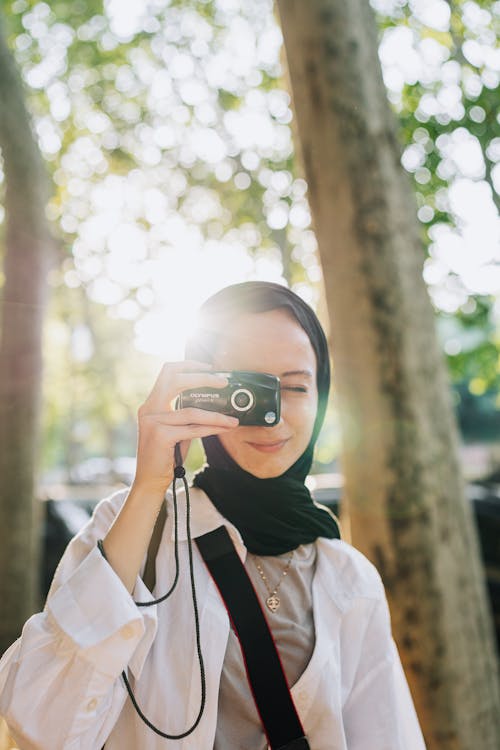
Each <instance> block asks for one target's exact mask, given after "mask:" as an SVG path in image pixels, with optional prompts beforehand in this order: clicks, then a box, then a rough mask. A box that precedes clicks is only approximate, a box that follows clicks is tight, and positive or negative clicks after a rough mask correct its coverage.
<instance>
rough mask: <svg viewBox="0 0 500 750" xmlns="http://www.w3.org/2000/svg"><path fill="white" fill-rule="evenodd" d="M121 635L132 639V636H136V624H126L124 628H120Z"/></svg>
mask: <svg viewBox="0 0 500 750" xmlns="http://www.w3.org/2000/svg"><path fill="white" fill-rule="evenodd" d="M120 635H121V637H122V638H124V639H125V640H126V641H128V640H130V638H133V637H134V626H133V625H124V626H123V628H122V629H121V630H120Z"/></svg>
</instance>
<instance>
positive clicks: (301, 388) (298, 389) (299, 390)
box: [281, 385, 307, 393]
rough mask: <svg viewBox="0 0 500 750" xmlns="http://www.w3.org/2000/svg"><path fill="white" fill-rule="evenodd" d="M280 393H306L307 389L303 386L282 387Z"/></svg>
mask: <svg viewBox="0 0 500 750" xmlns="http://www.w3.org/2000/svg"><path fill="white" fill-rule="evenodd" d="M281 390H282V391H294V392H295V393H307V388H306V387H305V386H303V385H282V386H281Z"/></svg>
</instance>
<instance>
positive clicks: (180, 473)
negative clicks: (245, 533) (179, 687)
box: [97, 445, 206, 740]
mask: <svg viewBox="0 0 500 750" xmlns="http://www.w3.org/2000/svg"><path fill="white" fill-rule="evenodd" d="M175 456H176V460H177V461H179V459H180V460H182V458H181V457H180V450H179V449H178V445H177V446H176V452H175ZM185 474H186V471H185V469H184V467H183V466H180V465H179V464H178V465H177V466H176V467H175V469H174V483H173V487H172V490H173V496H174V524H175V577H174V582H173V584H172V586H171V587H170V589H169V590H168V591H167V593H166V594H164V595H163V596H161V597H160V598H159V599H154V600H153V601H151V602H135V604H136V605H137V606H138V607H151V606H152V605H153V604H158V603H160V602H163V601H165V599H167V598H168V597H169V596H170V595H171V594H172V592H173V590H174V589H175V587H176V585H177V582H178V579H179V555H178V535H177V493H176V483H177V479H182V481H183V483H184V488H185V490H186V536H187V541H188V552H189V575H190V580H191V597H192V600H193V611H194V621H195V631H196V651H197V653H198V663H199V665H200V681H201V702H200V710H199V711H198V716H197V717H196V719H195V721H194V723H193V724H192V726H191V727H190V728H189V729H186V731H185V732H182V733H181V734H167V732H163V731H162V730H161V729H158V727H156V726H155V725H154V724H153V723H152V722H151V721H150V720H149V719H148V718H147V716H146V715H145V714H144V713H143V712H142V710H141V708H140V707H139V704H138V703H137V701H136V698H135V695H134V693H133V691H132V688H131V686H130V682H129V680H128V678H127V674H126V670H123V672H122V679H123V682H124V684H125V687H126V689H127V693H128V694H129V697H130V700H131V701H132V705H133V706H134V708H135V710H136V712H137V714H138V715H139V716H140V718H141V719H142V721H143V722H144V723H145V724H146V725H147V726H148V727H149V728H150V729H151V730H152V731H153V732H155V733H156V734H158V735H160V737H165V739H167V740H181V739H183V738H184V737H187V736H188V735H190V734H191V733H192V732H194V730H195V729H196V727H197V726H198V724H199V723H200V720H201V717H202V715H203V711H204V710H205V703H206V677H205V665H204V662H203V654H202V652H201V638H200V618H199V614H198V602H197V600H196V586H195V582H194V568H193V545H192V541H191V504H190V499H189V487H188V483H187V480H186V476H185ZM97 546H98V548H99V550H100V552H101V554H102V556H103V557H104V559H105V560H107V559H108V558H107V557H106V553H105V551H104V546H103V543H102V539H98V540H97Z"/></svg>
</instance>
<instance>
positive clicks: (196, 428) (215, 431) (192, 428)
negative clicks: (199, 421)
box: [158, 424, 234, 447]
mask: <svg viewBox="0 0 500 750" xmlns="http://www.w3.org/2000/svg"><path fill="white" fill-rule="evenodd" d="M158 427H159V429H160V430H161V431H162V432H163V433H164V434H165V437H166V438H167V439H169V442H170V441H171V444H172V447H173V446H174V445H175V444H176V443H180V442H181V441H182V440H193V439H194V438H202V437H208V436H209V435H221V434H223V433H225V432H229V430H233V429H234V427H221V426H220V425H219V426H216V425H196V424H186V425H179V426H175V427H174V426H173V425H158Z"/></svg>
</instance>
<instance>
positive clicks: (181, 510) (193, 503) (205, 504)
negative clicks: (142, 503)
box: [165, 487, 246, 553]
mask: <svg viewBox="0 0 500 750" xmlns="http://www.w3.org/2000/svg"><path fill="white" fill-rule="evenodd" d="M176 495H177V536H178V539H179V541H186V540H187V532H186V508H187V503H186V492H185V489H184V487H180V488H178V489H177V490H176ZM165 500H166V503H167V521H166V526H167V529H166V532H167V534H168V535H169V537H170V539H172V540H174V539H175V525H174V498H173V492H172V489H169V490H168V491H167V493H166V495H165ZM189 500H190V513H189V519H190V528H191V538H192V539H196V537H198V536H201V535H202V534H207V533H208V532H209V531H213V530H214V529H217V528H219V526H226V527H227V530H228V533H229V536H230V537H231V539H232V541H233V543H234V544H235V545H236V547H237V548H239V550H238V551H239V552H240V553H241V552H242V551H244V550H245V549H246V548H245V545H244V543H243V539H242V537H241V534H240V532H239V531H238V529H237V528H236V526H234V525H233V524H232V523H231V522H230V521H228V520H227V518H225V517H224V516H223V515H222V514H221V513H219V511H218V510H217V508H216V507H215V505H214V504H213V503H212V501H211V500H210V498H209V497H208V495H207V494H206V492H204V491H203V490H202V489H201V488H200V487H190V488H189Z"/></svg>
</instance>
